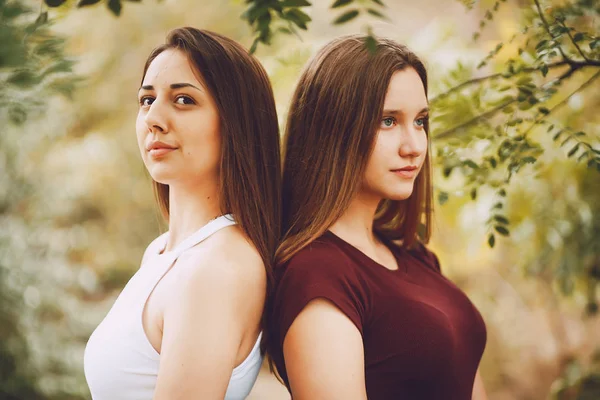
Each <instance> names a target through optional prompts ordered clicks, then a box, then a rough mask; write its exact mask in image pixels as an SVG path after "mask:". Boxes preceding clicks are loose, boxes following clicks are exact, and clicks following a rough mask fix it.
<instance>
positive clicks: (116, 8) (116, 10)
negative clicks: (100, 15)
mask: <svg viewBox="0 0 600 400" xmlns="http://www.w3.org/2000/svg"><path fill="white" fill-rule="evenodd" d="M108 8H109V9H110V11H112V13H113V14H115V15H116V16H117V17H118V16H119V15H121V8H122V6H121V0H108Z"/></svg>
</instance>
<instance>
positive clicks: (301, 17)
mask: <svg viewBox="0 0 600 400" xmlns="http://www.w3.org/2000/svg"><path fill="white" fill-rule="evenodd" d="M287 14H288V15H289V14H292V15H294V16H296V17H297V18H298V19H299V20H300V21H302V22H310V21H312V19H311V18H310V17H309V16H308V14H306V13H305V12H304V11H302V10H299V9H297V8H293V9H291V10H289V11H288V12H287Z"/></svg>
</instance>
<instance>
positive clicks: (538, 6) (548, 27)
mask: <svg viewBox="0 0 600 400" xmlns="http://www.w3.org/2000/svg"><path fill="white" fill-rule="evenodd" d="M533 1H534V2H535V6H536V7H537V10H538V15H539V16H540V19H541V20H542V23H543V24H544V28H546V32H548V35H550V37H551V38H552V40H555V37H554V35H553V34H552V33H551V32H550V25H549V24H548V21H546V18H545V17H544V12H543V11H542V7H540V2H539V0H533ZM558 51H560V55H561V56H562V57H563V59H564V60H565V61H567V62H570V61H571V59H570V58H569V57H567V55H566V54H565V52H564V51H563V49H562V47H560V46H558Z"/></svg>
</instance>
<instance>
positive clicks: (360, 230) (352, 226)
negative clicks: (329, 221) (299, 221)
mask: <svg viewBox="0 0 600 400" xmlns="http://www.w3.org/2000/svg"><path fill="white" fill-rule="evenodd" d="M380 202H381V198H380V197H376V196H372V195H370V196H369V195H366V194H361V193H359V194H357V195H356V196H355V197H354V199H353V200H352V202H351V203H350V206H349V207H348V209H347V210H346V211H345V212H344V214H342V216H341V217H340V218H339V219H338V220H337V221H336V222H335V223H334V224H333V225H332V226H331V227H330V228H329V230H330V231H332V232H333V233H334V234H335V235H336V236H339V237H341V238H342V239H344V240H345V241H346V242H348V243H350V244H352V245H354V246H355V247H357V248H363V249H368V248H373V247H375V246H376V245H377V243H378V240H377V238H376V237H375V234H374V233H373V220H374V219H375V213H376V212H377V206H378V205H379V203H380Z"/></svg>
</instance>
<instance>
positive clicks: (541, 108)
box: [538, 107, 550, 115]
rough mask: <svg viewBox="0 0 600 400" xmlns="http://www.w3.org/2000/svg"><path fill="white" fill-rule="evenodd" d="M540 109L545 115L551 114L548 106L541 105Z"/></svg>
mask: <svg viewBox="0 0 600 400" xmlns="http://www.w3.org/2000/svg"><path fill="white" fill-rule="evenodd" d="M538 110H539V111H540V112H541V113H542V114H544V115H548V114H550V110H548V109H547V108H546V107H540V108H538Z"/></svg>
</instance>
